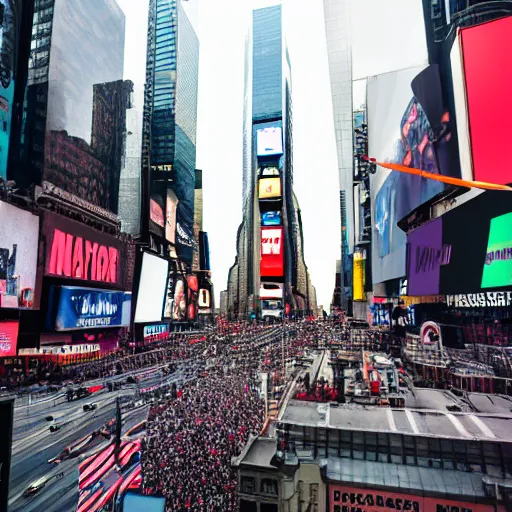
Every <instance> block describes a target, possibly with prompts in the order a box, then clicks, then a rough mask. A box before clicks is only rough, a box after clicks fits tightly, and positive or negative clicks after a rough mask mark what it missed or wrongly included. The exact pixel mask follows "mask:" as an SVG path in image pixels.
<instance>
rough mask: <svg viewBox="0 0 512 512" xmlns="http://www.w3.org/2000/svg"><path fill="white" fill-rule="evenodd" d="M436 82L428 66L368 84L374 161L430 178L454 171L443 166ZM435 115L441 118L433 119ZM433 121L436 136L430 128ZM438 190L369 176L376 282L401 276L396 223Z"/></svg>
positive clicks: (443, 123) (445, 150)
mask: <svg viewBox="0 0 512 512" xmlns="http://www.w3.org/2000/svg"><path fill="white" fill-rule="evenodd" d="M439 80H440V79H439V73H438V71H437V68H435V67H432V66H431V67H428V68H425V67H424V66H422V67H415V68H409V69H405V70H401V71H394V72H391V73H386V74H383V75H379V76H376V77H371V78H370V79H369V80H368V93H367V101H368V130H369V135H368V140H369V154H370V155H371V156H372V157H373V158H376V159H377V160H380V161H383V162H392V163H398V164H401V165H405V166H407V167H414V168H418V169H422V170H425V171H428V172H431V173H434V174H448V175H453V174H457V173H458V172H459V171H458V169H455V171H454V169H453V167H452V166H450V165H448V163H449V162H451V159H450V157H449V155H450V154H451V151H452V147H451V145H450V144H449V141H450V139H451V134H450V124H449V123H450V116H449V114H448V112H446V111H445V110H444V108H443V98H442V97H441V87H440V86H439ZM413 91H414V92H413ZM384 98H385V100H384ZM440 112H443V114H442V116H441V118H440V119H436V117H437V116H438V115H439V113H440ZM429 117H431V119H430V120H429ZM434 122H435V128H436V134H434V130H433V129H432V126H431V123H434ZM441 165H444V166H445V167H444V168H443V167H441ZM443 190H444V185H443V184H442V183H440V182H437V181H434V180H427V179H425V178H422V177H420V176H413V175H409V174H405V173H398V172H392V171H389V170H386V169H383V168H380V167H378V168H377V172H376V174H375V175H372V176H371V181H370V191H371V194H370V196H371V201H372V224H373V237H374V240H375V243H374V244H373V251H372V272H373V282H374V283H375V284H377V283H382V282H385V281H388V280H391V279H397V278H401V277H404V276H405V274H406V236H405V233H404V232H403V231H402V230H401V229H400V228H399V227H398V226H397V222H398V221H399V220H400V219H402V218H403V217H405V216H406V215H408V214H409V213H410V212H411V211H412V210H414V209H415V208H417V207H418V206H419V205H420V204H422V203H424V202H425V201H427V200H429V199H431V198H432V197H434V196H435V195H436V194H438V193H440V192H442V191H443Z"/></svg>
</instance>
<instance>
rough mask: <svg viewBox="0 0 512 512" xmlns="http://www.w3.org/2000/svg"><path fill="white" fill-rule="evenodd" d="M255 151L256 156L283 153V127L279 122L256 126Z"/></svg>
mask: <svg viewBox="0 0 512 512" xmlns="http://www.w3.org/2000/svg"><path fill="white" fill-rule="evenodd" d="M256 151H257V154H258V156H270V155H281V154H282V153H283V129H282V128H281V126H280V123H279V125H275V124H271V125H262V126H261V127H257V128H256Z"/></svg>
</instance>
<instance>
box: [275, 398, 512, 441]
mask: <svg viewBox="0 0 512 512" xmlns="http://www.w3.org/2000/svg"><path fill="white" fill-rule="evenodd" d="M430 391H431V390H421V392H420V393H419V394H416V397H415V400H414V401H413V403H414V404H415V405H416V406H418V405H423V408H411V407H407V408H405V409H391V408H389V407H378V406H362V405H355V404H345V405H342V404H340V405H338V404H318V403H316V402H304V401H298V400H290V402H289V403H288V404H287V405H286V407H285V410H284V413H283V415H282V417H281V420H280V421H282V422H284V423H288V424H293V425H300V426H311V427H321V428H329V429H339V430H352V431H353V430H361V431H368V432H382V433H401V434H410V435H418V436H424V437H445V438H450V439H463V440H469V441H471V440H473V441H484V440H485V441H505V442H512V413H511V412H510V408H507V407H505V408H503V407H499V406H497V405H496V409H495V410H494V412H483V413H476V412H450V411H448V410H447V409H446V405H449V404H450V403H457V400H456V399H455V400H453V401H452V399H451V398H450V394H449V393H448V394H445V393H444V392H442V391H437V390H433V391H434V393H432V394H431V393H430ZM453 396H454V395H453ZM484 396H485V395H484ZM436 400H439V402H438V403H437V407H436V408H435V409H431V408H430V407H431V406H433V405H436ZM492 400H495V396H492ZM478 401H482V402H483V403H484V404H485V403H486V402H485V400H483V399H478ZM506 403H507V405H508V401H506ZM443 406H444V410H442V409H441V408H442V407H443Z"/></svg>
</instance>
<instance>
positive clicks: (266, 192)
mask: <svg viewBox="0 0 512 512" xmlns="http://www.w3.org/2000/svg"><path fill="white" fill-rule="evenodd" d="M258 187H259V198H260V199H278V198H280V197H281V178H261V179H260V181H259V185H258Z"/></svg>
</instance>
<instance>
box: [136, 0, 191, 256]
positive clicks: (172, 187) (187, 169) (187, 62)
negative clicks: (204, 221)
mask: <svg viewBox="0 0 512 512" xmlns="http://www.w3.org/2000/svg"><path fill="white" fill-rule="evenodd" d="M198 72H199V40H198V38H197V36H196V34H195V32H194V29H193V27H192V24H191V23H190V20H189V19H188V17H187V14H186V12H185V10H184V8H183V6H182V4H181V0H151V1H150V5H149V24H148V52H147V69H146V94H145V106H144V136H143V167H144V173H145V174H144V176H145V179H146V180H147V184H146V187H145V193H146V195H148V196H149V201H147V210H148V211H147V212H146V215H145V218H146V219H147V220H148V222H147V226H148V227H149V231H150V232H151V233H152V235H153V236H156V237H157V238H160V239H162V240H166V241H167V242H168V243H170V244H173V245H175V246H176V250H177V253H178V256H179V257H180V259H182V260H183V261H185V262H187V263H191V262H192V254H193V247H194V235H193V224H194V183H195V167H196V130H197V91H198ZM146 200H147V198H146Z"/></svg>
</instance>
